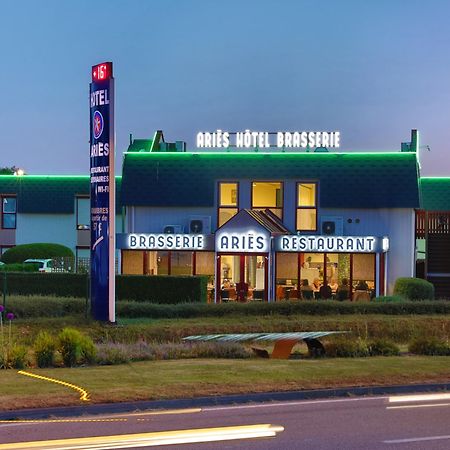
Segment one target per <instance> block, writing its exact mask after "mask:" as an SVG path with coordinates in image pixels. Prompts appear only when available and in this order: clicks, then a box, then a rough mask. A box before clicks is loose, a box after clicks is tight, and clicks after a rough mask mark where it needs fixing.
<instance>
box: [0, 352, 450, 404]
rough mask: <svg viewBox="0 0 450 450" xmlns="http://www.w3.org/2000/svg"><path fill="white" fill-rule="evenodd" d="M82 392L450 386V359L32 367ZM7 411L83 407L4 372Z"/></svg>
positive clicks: (123, 396)
mask: <svg viewBox="0 0 450 450" xmlns="http://www.w3.org/2000/svg"><path fill="white" fill-rule="evenodd" d="M30 371H31V372H32V373H36V374H40V375H44V376H48V377H52V378H57V379H61V380H64V381H66V382H70V383H73V384H76V385H79V386H81V387H82V388H84V389H86V390H87V391H88V392H89V393H90V395H91V399H92V400H91V403H102V402H118V401H131V400H152V399H170V398H186V397H196V396H203V395H221V394H231V393H249V392H268V391H287V390H301V389H315V388H331V387H339V386H352V385H354V386H369V385H383V384H409V383H420V382H424V383H427V382H448V381H449V379H450V357H426V356H403V357H372V358H345V359H341V358H339V359H326V358H325V359H298V360H263V359H250V360H223V359H211V360H205V359H196V360H173V361H151V362H138V363H133V364H126V365H120V366H93V367H78V368H73V369H63V368H59V369H31V370H30ZM0 380H1V389H0V404H1V407H2V409H17V408H28V407H44V406H60V405H77V404H80V403H81V402H80V400H79V395H78V393H77V392H75V391H73V390H71V389H68V388H66V387H63V386H59V385H56V384H53V383H50V382H47V381H41V380H36V379H32V378H28V377H26V376H23V375H20V374H18V373H17V371H15V370H3V371H1V372H0Z"/></svg>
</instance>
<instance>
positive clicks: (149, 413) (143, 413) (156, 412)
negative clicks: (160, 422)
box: [119, 408, 202, 417]
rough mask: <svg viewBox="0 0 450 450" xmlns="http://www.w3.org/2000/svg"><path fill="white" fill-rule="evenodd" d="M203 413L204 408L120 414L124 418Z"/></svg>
mask: <svg viewBox="0 0 450 450" xmlns="http://www.w3.org/2000/svg"><path fill="white" fill-rule="evenodd" d="M199 412H202V408H186V409H161V410H156V411H144V412H137V413H131V414H119V415H120V416H124V417H133V416H164V415H166V414H194V413H199Z"/></svg>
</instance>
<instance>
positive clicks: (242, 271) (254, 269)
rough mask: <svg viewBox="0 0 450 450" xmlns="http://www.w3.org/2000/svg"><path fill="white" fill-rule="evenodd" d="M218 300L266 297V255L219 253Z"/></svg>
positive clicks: (245, 300)
mask: <svg viewBox="0 0 450 450" xmlns="http://www.w3.org/2000/svg"><path fill="white" fill-rule="evenodd" d="M218 269H219V272H220V273H219V277H218V278H220V280H218V281H219V283H220V284H219V289H218V292H220V296H219V299H218V300H219V301H221V302H229V301H238V302H247V301H252V300H259V301H261V300H265V299H266V298H267V294H266V289H267V256H265V255H221V256H220V257H219V265H218Z"/></svg>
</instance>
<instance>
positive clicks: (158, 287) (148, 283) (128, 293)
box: [0, 273, 207, 304]
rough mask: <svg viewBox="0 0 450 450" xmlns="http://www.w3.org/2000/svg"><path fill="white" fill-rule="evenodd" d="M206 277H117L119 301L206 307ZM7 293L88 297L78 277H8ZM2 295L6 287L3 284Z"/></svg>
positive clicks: (84, 281) (85, 279)
mask: <svg viewBox="0 0 450 450" xmlns="http://www.w3.org/2000/svg"><path fill="white" fill-rule="evenodd" d="M206 286H207V277H206V276H189V277H182V276H180V277H178V276H177V277H175V276H170V277H169V276H151V277H149V276H144V275H117V276H116V298H117V299H118V300H133V301H139V302H148V303H162V304H175V303H201V302H202V303H206V293H207V287H206ZM7 289H8V293H9V294H16V295H56V296H59V297H83V298H86V296H87V295H88V290H89V284H88V277H87V275H86V274H75V273H8V275H7ZM0 292H3V283H0Z"/></svg>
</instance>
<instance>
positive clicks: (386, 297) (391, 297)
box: [375, 295, 405, 303]
mask: <svg viewBox="0 0 450 450" xmlns="http://www.w3.org/2000/svg"><path fill="white" fill-rule="evenodd" d="M375 301H377V302H383V303H392V302H397V303H399V302H400V303H401V302H404V301H405V299H404V298H403V297H400V296H399V295H381V296H380V297H376V298H375Z"/></svg>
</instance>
